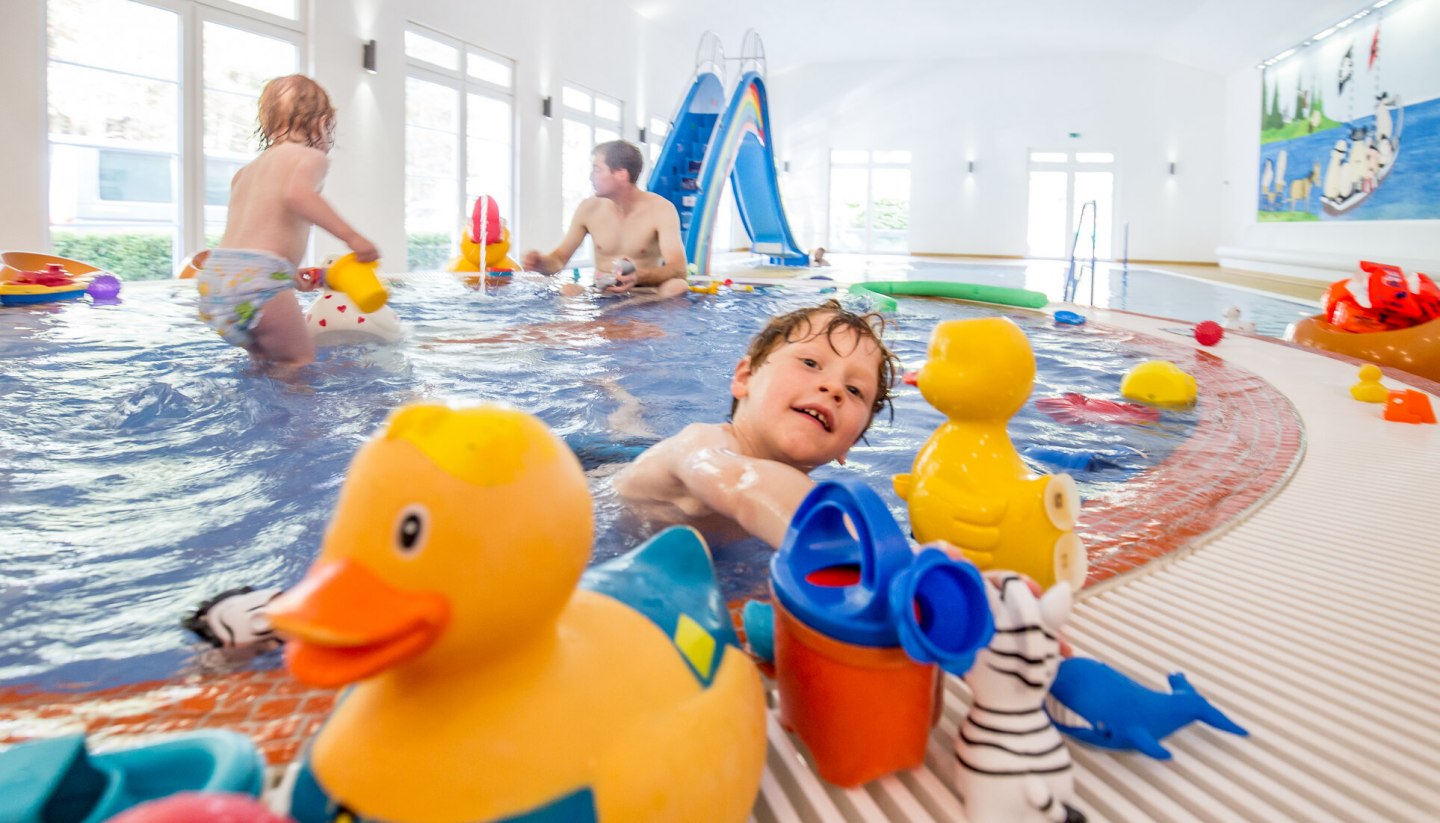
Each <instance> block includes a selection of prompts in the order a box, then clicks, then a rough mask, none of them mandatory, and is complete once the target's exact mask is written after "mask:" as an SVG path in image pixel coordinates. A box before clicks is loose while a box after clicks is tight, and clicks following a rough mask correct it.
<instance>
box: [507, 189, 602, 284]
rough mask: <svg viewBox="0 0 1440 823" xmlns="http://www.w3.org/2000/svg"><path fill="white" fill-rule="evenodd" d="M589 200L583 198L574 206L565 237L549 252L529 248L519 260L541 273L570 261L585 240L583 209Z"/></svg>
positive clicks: (586, 230) (585, 229) (558, 267)
mask: <svg viewBox="0 0 1440 823" xmlns="http://www.w3.org/2000/svg"><path fill="white" fill-rule="evenodd" d="M589 202H590V201H589V200H585V201H583V202H581V203H580V205H579V206H577V207H576V208H575V216H574V217H572V218H570V228H569V230H567V231H566V232H565V237H564V238H562V239H561V240H560V245H558V246H556V247H555V249H554V250H553V251H551V252H550V253H549V254H541V253H540V252H539V251H538V250H535V249H531V250H530V251H527V252H525V256H524V258H523V259H522V260H521V263H522V265H523V266H524V268H525V269H527V270H529V271H538V272H540V273H541V274H554V273H555V272H557V271H560V270H561V269H562V268H564V267H565V264H566V263H568V262H570V256H571V255H573V254H574V253H575V250H576V249H578V248H580V244H581V243H583V242H585V235H586V234H587V233H588V232H589V229H587V228H586V227H585V211H586V206H587V205H588V204H589Z"/></svg>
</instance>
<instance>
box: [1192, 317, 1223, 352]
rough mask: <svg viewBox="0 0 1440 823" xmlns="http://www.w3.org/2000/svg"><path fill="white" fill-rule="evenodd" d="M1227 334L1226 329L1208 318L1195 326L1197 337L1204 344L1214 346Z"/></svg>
mask: <svg viewBox="0 0 1440 823" xmlns="http://www.w3.org/2000/svg"><path fill="white" fill-rule="evenodd" d="M1224 336H1225V329H1224V328H1222V327H1221V326H1220V324H1219V323H1216V322H1215V321H1214V320H1206V321H1204V322H1203V323H1200V324H1198V325H1196V326H1195V339H1196V340H1198V341H1199V342H1200V345H1202V346H1213V345H1215V344H1216V343H1219V342H1220V338H1222V337H1224Z"/></svg>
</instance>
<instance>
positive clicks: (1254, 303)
mask: <svg viewBox="0 0 1440 823" xmlns="http://www.w3.org/2000/svg"><path fill="white" fill-rule="evenodd" d="M746 268H747V265H746V264H745V263H743V262H739V258H736V263H735V264H733V266H732V268H730V269H728V271H742V270H744V269H746ZM748 268H749V269H750V270H751V271H754V272H756V273H757V274H758V273H760V272H761V271H763V270H757V269H754V267H753V264H752V265H750V266H748ZM1067 268H1068V264H1067V263H1066V262H1064V261H1059V260H1028V261H1024V262H1023V263H1022V262H1014V263H1011V262H1003V261H996V262H994V263H974V262H961V261H953V260H946V261H936V260H926V259H916V258H906V257H880V256H872V257H856V256H842V257H838V258H836V262H835V265H833V266H832V267H830V268H822V269H809V270H806V271H807V273H823V274H824V275H827V276H834V277H835V279H837V280H852V279H854V280H867V279H868V280H958V281H960V282H964V283H979V284H984V285H994V286H1006V287H1009V288H1017V289H1030V290H1032V291H1038V292H1040V293H1042V294H1044V295H1046V296H1047V297H1049V298H1050V300H1051V301H1052V302H1060V301H1062V300H1063V299H1064V291H1065V275H1066V270H1067ZM1099 269H1100V276H1099V278H1098V279H1096V280H1095V289H1094V298H1095V306H1096V307H1098V308H1110V309H1121V310H1123V311H1130V312H1136V313H1138V314H1149V315H1155V316H1158V317H1173V318H1175V319H1177V320H1184V321H1186V322H1187V323H1191V324H1193V323H1198V322H1200V321H1202V320H1214V321H1215V322H1217V323H1224V322H1225V310H1226V309H1228V308H1230V307H1231V306H1234V307H1236V308H1239V309H1240V312H1241V318H1242V319H1243V320H1248V321H1250V322H1253V323H1254V324H1255V331H1256V332H1257V333H1258V334H1263V335H1267V336H1270V337H1280V336H1282V335H1283V334H1284V333H1285V327H1286V326H1288V325H1289V324H1291V323H1293V322H1295V321H1296V320H1301V319H1304V318H1306V317H1310V316H1312V315H1314V314H1316V313H1317V312H1318V311H1319V305H1318V304H1316V303H1306V302H1303V301H1299V300H1292V299H1288V298H1284V297H1278V296H1274V295H1269V294H1262V293H1260V292H1257V291H1253V290H1249V289H1244V288H1238V287H1235V286H1228V285H1225V284H1223V283H1216V282H1211V281H1206V280H1199V279H1196V278H1193V277H1186V276H1183V275H1177V274H1171V273H1168V272H1163V271H1158V270H1155V269H1146V268H1137V267H1125V266H1121V265H1119V264H1115V263H1101V264H1099ZM1090 281H1091V277H1090V274H1089V272H1088V270H1087V271H1086V272H1085V274H1084V276H1083V277H1082V278H1081V280H1080V282H1079V287H1078V288H1077V289H1076V295H1075V302H1076V303H1078V304H1080V305H1081V306H1089V304H1090V297H1091V288H1090V286H1091V282H1090ZM1316 291H1317V293H1318V291H1319V289H1318V287H1317V289H1316Z"/></svg>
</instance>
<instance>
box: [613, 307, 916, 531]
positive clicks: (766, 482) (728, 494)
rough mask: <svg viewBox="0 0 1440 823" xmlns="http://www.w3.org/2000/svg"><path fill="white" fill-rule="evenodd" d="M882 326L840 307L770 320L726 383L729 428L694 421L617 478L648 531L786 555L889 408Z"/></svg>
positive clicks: (892, 364)
mask: <svg viewBox="0 0 1440 823" xmlns="http://www.w3.org/2000/svg"><path fill="white" fill-rule="evenodd" d="M883 330H884V321H883V320H881V319H880V317H879V316H878V315H875V314H864V315H859V314H854V313H852V312H849V311H846V310H845V309H844V308H843V307H841V305H840V304H839V303H838V302H837V301H834V300H830V301H828V302H826V303H825V304H824V305H821V306H816V307H813V308H807V309H801V310H799V311H794V312H790V313H789V314H785V315H782V316H780V317H776V318H773V319H772V320H771V321H770V323H769V324H768V325H767V326H766V327H765V328H764V329H763V330H762V331H761V332H760V333H759V334H758V335H756V336H755V337H754V338H753V339H752V340H751V341H750V348H749V351H748V352H746V355H745V357H743V358H741V360H740V362H739V363H738V364H737V365H736V366H735V375H734V377H733V378H732V380H731V383H730V393H731V395H732V398H733V399H732V402H731V407H730V415H731V420H730V422H729V423H718V424H717V423H692V424H691V425H689V426H686V427H685V429H683V430H682V431H681V432H680V433H679V434H677V435H675V436H674V437H671V438H668V439H666V440H663V441H661V442H660V443H657V444H655V445H654V446H652V447H650V448H649V449H648V450H646V451H645V452H644V453H643V454H641V455H640V456H639V457H638V458H636V460H635V462H634V463H632V464H630V465H629V466H627V467H626V468H625V469H624V470H622V471H621V472H620V473H619V474H617V475H616V476H615V481H614V482H615V491H616V493H617V494H618V495H619V496H620V498H621V499H622V500H624V501H625V502H626V503H627V505H629V506H630V507H631V508H632V509H634V510H636V511H637V512H638V513H640V514H641V515H642V516H643V517H645V518H646V519H648V520H650V521H652V522H665V523H689V524H691V525H694V526H696V527H697V528H700V529H701V530H702V531H704V532H706V533H707V535H709V536H711V537H712V538H719V539H729V538H731V537H740V536H743V534H744V533H748V534H751V535H754V536H756V537H759V538H760V539H762V540H764V541H765V542H767V543H769V544H770V545H771V546H774V547H776V548H778V547H779V546H780V542H781V541H782V540H783V539H784V537H785V529H786V528H787V527H788V526H789V524H790V518H791V516H792V515H794V513H795V511H796V509H798V508H799V506H800V501H801V500H803V499H804V498H805V495H806V494H807V493H809V491H810V489H811V488H812V487H813V486H814V485H815V481H813V480H811V479H810V476H809V475H810V472H811V471H813V470H814V469H816V468H817V467H819V466H822V465H824V464H826V463H829V462H830V461H832V460H834V461H838V462H839V463H840V464H841V465H844V463H845V455H846V453H848V452H849V451H850V447H851V446H853V445H855V443H856V442H858V441H859V440H860V437H861V436H862V435H863V434H864V433H865V431H866V430H867V429H868V428H869V427H870V423H871V421H872V420H873V419H874V417H875V413H876V412H877V411H879V410H880V409H882V408H884V407H885V405H886V404H887V403H888V402H889V395H890V386H891V384H892V383H893V382H894V378H895V375H896V374H897V372H898V369H899V365H900V364H899V361H898V360H897V359H896V358H895V355H894V354H892V353H891V352H890V350H889V349H888V348H886V347H885V343H884V341H883V340H882V339H881V333H882V332H883Z"/></svg>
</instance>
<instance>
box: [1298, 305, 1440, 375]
mask: <svg viewBox="0 0 1440 823" xmlns="http://www.w3.org/2000/svg"><path fill="white" fill-rule="evenodd" d="M1285 339H1286V340H1289V341H1292V342H1295V343H1299V344H1300V345H1302V346H1309V347H1310V348H1312V349H1324V350H1325V351H1332V352H1336V353H1338V354H1345V355H1349V356H1351V357H1358V358H1360V359H1361V360H1369V361H1370V362H1372V363H1378V364H1380V365H1382V366H1391V367H1393V368H1396V369H1400V370H1401V371H1407V372H1410V373H1411V374H1414V375H1419V376H1420V377H1424V378H1426V379H1427V380H1435V381H1440V320H1431V321H1430V322H1428V323H1421V324H1420V325H1418V326H1411V327H1410V328H1408V329H1396V330H1394V331H1377V332H1367V333H1364V334H1356V333H1354V332H1347V331H1343V330H1342V329H1340V327H1338V326H1335V325H1333V324H1331V323H1327V322H1325V317H1324V316H1323V315H1315V316H1314V317H1309V318H1306V319H1304V320H1297V321H1295V322H1294V323H1291V324H1290V327H1289V328H1287V329H1286V330H1285Z"/></svg>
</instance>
